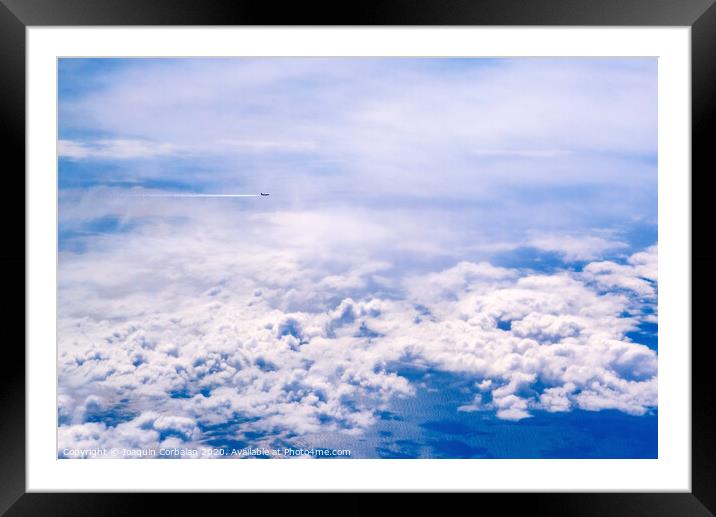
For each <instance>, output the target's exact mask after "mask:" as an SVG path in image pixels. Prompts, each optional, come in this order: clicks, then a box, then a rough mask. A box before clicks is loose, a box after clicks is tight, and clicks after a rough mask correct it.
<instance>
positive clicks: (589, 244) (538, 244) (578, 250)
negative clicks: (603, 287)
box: [527, 234, 628, 262]
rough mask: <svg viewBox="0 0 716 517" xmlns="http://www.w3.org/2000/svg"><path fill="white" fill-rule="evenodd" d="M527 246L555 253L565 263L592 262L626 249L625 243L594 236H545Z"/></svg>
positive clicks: (531, 240)
mask: <svg viewBox="0 0 716 517" xmlns="http://www.w3.org/2000/svg"><path fill="white" fill-rule="evenodd" d="M527 245H528V246H534V247H535V248H538V249H541V250H545V251H556V252H557V253H560V254H561V255H562V256H564V258H565V260H567V261H570V262H571V261H575V260H593V259H595V258H597V257H600V256H603V255H604V253H605V252H608V251H615V250H620V249H624V248H627V247H628V245H627V244H626V243H625V242H622V241H619V240H614V239H607V238H605V237H599V236H595V235H564V234H551V235H550V234H546V235H539V236H534V237H532V238H531V239H530V240H529V241H527Z"/></svg>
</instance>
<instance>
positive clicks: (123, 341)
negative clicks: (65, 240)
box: [58, 216, 657, 454]
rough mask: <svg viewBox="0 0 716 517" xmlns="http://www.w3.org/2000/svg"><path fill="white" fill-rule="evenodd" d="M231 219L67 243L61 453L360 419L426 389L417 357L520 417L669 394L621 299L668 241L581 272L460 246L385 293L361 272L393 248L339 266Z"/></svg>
mask: <svg viewBox="0 0 716 517" xmlns="http://www.w3.org/2000/svg"><path fill="white" fill-rule="evenodd" d="M252 217H253V216H252ZM231 235H232V234H231V231H230V229H229V228H228V227H226V226H224V227H221V228H219V229H214V230H212V231H208V232H207V231H205V230H204V231H202V230H201V229H200V228H196V227H193V226H191V225H189V226H185V227H172V228H171V231H170V232H169V233H164V231H162V230H161V226H158V227H154V228H153V229H152V231H151V232H149V231H148V230H145V231H143V232H133V233H131V234H128V235H112V236H109V237H107V239H106V240H105V241H104V242H103V243H102V244H98V245H97V247H96V248H93V249H91V250H89V251H87V252H84V253H79V254H76V253H67V254H64V255H63V258H62V261H61V270H60V281H61V287H60V309H59V311H60V316H59V322H58V325H59V328H58V330H59V339H60V341H59V379H60V384H59V387H60V399H59V400H60V405H59V408H58V411H59V414H60V423H61V426H60V435H59V436H60V441H59V444H58V447H59V451H60V454H61V451H62V450H64V449H65V448H67V447H74V448H90V447H92V446H97V447H99V446H107V447H117V446H121V447H129V448H132V447H161V446H163V445H162V444H164V446H169V445H171V446H176V445H177V444H184V445H186V444H199V443H206V441H207V440H211V439H214V438H212V436H216V433H217V432H216V431H212V429H223V430H222V431H221V432H220V433H218V436H220V437H221V439H224V440H228V439H234V440H241V439H246V437H247V436H251V437H252V439H253V441H252V443H253V444H254V445H257V444H266V445H268V444H270V443H275V441H276V440H288V441H290V440H292V439H296V438H297V437H299V438H300V437H301V436H303V435H309V434H315V433H319V432H324V433H325V432H335V433H344V434H347V435H353V434H362V433H364V432H366V431H367V430H368V429H370V427H371V426H372V425H373V424H374V423H375V422H376V419H377V414H378V412H379V411H382V410H386V409H388V408H390V406H391V403H392V402H393V401H395V400H396V399H397V398H401V397H402V398H404V397H413V396H414V395H415V393H416V389H418V387H417V386H415V385H414V384H413V383H411V382H410V380H409V379H408V378H406V377H403V376H401V375H400V373H399V371H398V370H396V369H395V368H393V367H392V365H393V364H395V363H396V362H400V361H403V360H405V358H406V357H409V358H410V360H411V361H413V362H414V363H415V364H422V365H425V366H428V367H430V368H434V369H436V370H438V371H444V372H451V373H455V374H459V375H465V376H468V377H470V378H473V379H474V381H475V382H474V402H473V403H472V404H468V405H464V406H461V407H460V408H457V409H456V411H457V410H460V411H484V412H487V413H489V414H494V415H495V417H496V418H498V419H505V420H512V421H519V420H521V419H524V418H528V417H530V416H531V415H532V414H534V412H535V411H540V410H545V411H550V412H557V411H570V410H573V409H583V410H602V409H616V410H619V411H623V412H626V413H629V414H634V415H639V414H643V413H645V412H647V411H649V410H650V409H651V408H654V407H656V405H657V392H656V376H657V366H656V365H657V356H656V353H655V352H654V351H652V350H650V349H648V348H647V347H645V346H643V345H640V344H638V343H635V342H632V341H631V340H630V339H628V338H626V337H625V336H626V333H627V332H629V331H630V330H632V329H633V328H635V326H636V325H637V324H638V321H637V319H636V318H635V317H624V315H623V314H624V312H625V311H630V310H632V309H633V307H635V306H637V305H639V304H643V303H644V302H643V296H644V295H645V291H644V286H643V285H642V284H640V283H638V282H629V281H626V280H624V279H629V278H636V279H641V278H650V275H654V274H655V263H656V259H655V255H656V248H655V247H653V248H649V249H647V250H645V251H643V252H640V253H637V254H635V255H632V256H631V257H630V258H629V259H628V260H627V261H625V263H623V264H616V263H611V264H609V265H608V267H607V266H605V265H604V264H603V263H599V262H597V263H590V264H589V265H587V266H586V267H585V268H584V270H583V272H566V271H565V272H557V273H555V274H539V273H535V272H530V271H528V270H519V269H510V268H502V267H496V266H494V265H491V264H489V263H487V262H477V263H473V262H466V261H463V262H460V263H457V264H455V265H454V266H452V267H448V268H446V269H443V270H440V271H435V272H424V273H416V274H411V275H407V276H404V277H403V278H402V280H400V282H399V283H395V282H394V283H393V286H392V288H391V290H388V291H385V292H383V294H382V295H381V294H380V292H379V291H376V290H375V288H371V289H368V290H361V289H362V288H364V287H365V286H371V285H376V284H375V278H374V277H376V276H380V274H382V273H385V272H386V270H389V269H390V267H391V264H390V263H389V262H385V261H373V262H364V260H363V259H364V257H363V256H361V255H360V254H358V253H356V254H354V255H353V254H348V256H345V257H343V261H336V260H334V259H332V260H331V261H330V263H331V264H332V267H333V269H332V270H331V271H329V270H328V269H327V268H326V267H324V266H323V265H317V263H316V262H315V261H316V260H317V259H318V258H319V257H320V253H318V254H317V252H316V250H315V249H313V250H312V249H311V248H310V247H309V246H304V245H303V240H302V239H297V240H295V241H292V244H291V246H287V247H284V248H283V249H282V250H281V251H276V250H272V249H271V248H270V246H269V245H268V243H265V242H264V243H261V242H260V241H252V242H251V243H246V245H247V246H248V248H247V249H245V250H244V249H242V247H241V245H240V244H239V243H237V242H236V241H232V237H231ZM277 235H279V236H282V235H283V233H282V232H278V233H277ZM190 243H191V244H190ZM339 243H340V241H339ZM237 245H238V248H237ZM339 247H340V246H339ZM358 248H359V247H356V248H355V249H358ZM348 249H353V248H348ZM607 270H608V271H609V272H608V273H603V272H604V271H607ZM120 272H121V273H120ZM614 275H617V276H616V277H614ZM653 278H654V279H655V276H654V277H653ZM650 282H652V283H649V284H648V285H649V286H651V287H654V285H653V284H655V281H651V280H650ZM606 284H608V285H610V286H611V285H619V287H620V289H619V290H618V292H611V291H609V292H605V291H604V289H602V286H603V285H606ZM647 294H648V293H647ZM501 322H502V323H504V322H509V328H508V329H506V327H505V326H504V325H500V323H501ZM212 433H213V434H212ZM172 444H173V445H172Z"/></svg>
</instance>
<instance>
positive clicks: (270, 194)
mask: <svg viewBox="0 0 716 517" xmlns="http://www.w3.org/2000/svg"><path fill="white" fill-rule="evenodd" d="M261 195H262V196H270V195H271V194H264V193H263V192H261Z"/></svg>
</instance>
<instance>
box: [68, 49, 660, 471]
mask: <svg viewBox="0 0 716 517" xmlns="http://www.w3.org/2000/svg"><path fill="white" fill-rule="evenodd" d="M58 79H59V80H58V90H59V91H58V117H59V126H58V132H59V140H58V146H57V149H58V186H59V188H58V192H59V194H58V195H59V227H58V232H59V239H58V242H59V274H58V300H59V304H58V345H57V346H58V392H59V395H58V422H59V430H58V456H59V457H69V456H70V454H68V453H66V452H63V451H65V450H66V449H67V450H69V449H82V448H93V447H122V448H127V449H140V448H175V447H179V448H181V447H187V448H188V447H202V446H211V447H217V448H220V449H222V450H229V449H235V448H239V449H240V448H242V447H289V448H310V447H341V448H347V449H350V450H351V451H352V457H368V458H394V457H409V458H414V457H428V458H431V457H432V458H439V457H460V458H482V457H490V458H508V457H529V458H551V457H589V458H592V457H595V458H599V457H626V458H628V457H655V456H656V451H657V428H656V414H657V407H658V403H657V389H656V387H657V358H658V355H657V354H658V346H657V344H658V310H657V288H658V286H657V109H656V106H657V91H656V85H657V63H656V60H655V59H633V58H629V59H604V58H579V59H544V58H514V59H473V58H461V59H448V58H429V59H428V58H342V59H334V58H330V59H329V58H226V59H215V58H202V59H187V58H182V59H114V58H110V59H75V58H71V59H61V60H59V63H58ZM259 192H264V193H270V196H265V197H262V196H258V195H257V194H258V193H259ZM219 194H220V195H240V196H245V197H202V196H206V195H209V196H215V195H219Z"/></svg>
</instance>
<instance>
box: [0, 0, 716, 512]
mask: <svg viewBox="0 0 716 517" xmlns="http://www.w3.org/2000/svg"><path fill="white" fill-rule="evenodd" d="M714 1H715V0H601V1H594V0H591V1H590V0H489V1H476V0H423V1H418V0H393V1H392V2H384V3H383V2H377V1H368V0H363V1H361V2H354V3H350V4H341V3H339V2H335V3H333V4H332V5H323V4H319V3H311V4H308V3H288V2H286V3H283V4H281V5H278V4H274V3H273V2H269V1H264V2H257V1H245V0H234V1H231V0H211V1H203V2H202V1H198V0H147V1H145V2H142V1H139V0H0V70H1V72H0V128H2V138H1V139H0V140H1V142H0V145H2V147H3V151H4V152H3V155H2V156H3V157H4V163H5V164H9V163H11V164H12V165H11V166H8V165H6V166H5V167H3V169H4V173H5V174H4V178H5V185H4V186H5V189H6V190H5V193H6V196H5V197H6V200H5V201H4V202H3V203H0V210H1V211H2V217H1V218H0V224H1V225H2V228H3V236H4V241H5V245H4V246H3V250H2V253H0V261H1V265H2V267H3V271H4V272H5V273H6V274H5V275H4V280H5V282H4V285H5V287H6V295H5V296H4V297H3V310H2V311H1V312H0V313H1V314H2V319H3V326H2V327H0V328H2V329H3V336H4V337H5V339H3V340H2V341H3V343H2V345H3V351H4V354H3V358H4V359H5V367H4V368H3V369H2V374H1V375H0V379H2V380H1V382H2V391H1V392H0V415H1V416H0V446H1V447H2V449H1V450H0V512H7V513H6V514H7V515H125V514H127V515H129V514H136V513H138V512H139V509H140V508H142V507H144V505H145V503H146V502H147V501H146V499H152V500H158V502H159V503H160V504H161V505H162V506H161V508H162V513H163V514H169V513H174V512H175V511H178V510H184V511H186V510H190V509H191V508H192V505H197V508H200V509H201V510H202V511H205V510H206V509H207V507H206V503H202V502H199V503H197V501H196V500H195V499H192V498H190V497H189V495H188V494H181V495H180V494H174V495H171V496H167V495H147V494H137V493H133V494H117V493H113V494H76V493H63V494H60V493H53V494H40V493H26V490H25V472H26V470H25V446H26V443H25V354H24V348H23V346H22V345H21V341H22V342H23V343H24V336H25V328H24V326H22V327H21V324H20V322H21V321H24V315H25V305H24V300H25V290H24V279H25V259H26V257H25V225H24V223H23V224H21V223H20V218H21V216H20V214H21V213H22V214H24V213H25V195H24V192H25V180H24V170H25V169H24V168H25V109H26V104H25V99H26V98H25V51H26V47H25V30H26V28H27V27H29V26H65V25H68V26H82V25H239V26H241V25H338V26H341V25H518V26H519V25H532V26H534V25H553V26H564V25H572V26H599V25H605V26H629V25H635V26H688V27H691V45H692V46H691V52H692V56H691V65H692V66H691V79H692V170H691V182H692V250H691V253H692V255H691V256H692V278H693V277H696V278H698V282H695V283H694V282H692V322H693V327H692V341H693V346H692V411H691V414H692V443H691V446H692V491H691V492H690V493H643V494H627V493H620V494H606V493H604V494H593V493H590V494H519V495H517V494H503V495H496V494H480V495H479V496H478V497H480V498H482V499H484V500H490V501H493V500H494V502H496V503H498V504H499V505H500V508H501V509H502V510H503V511H504V510H508V511H514V510H517V509H520V510H522V509H524V510H527V509H528V510H529V511H530V513H532V514H537V515H595V516H596V515H599V516H603V515H612V516H615V515H650V516H651V515H714V512H716V447H714V445H713V444H714V442H715V441H716V432H715V431H714V427H713V426H712V425H711V423H712V422H713V421H716V418H714V417H715V416H716V409H715V408H716V398H715V397H714V392H715V391H716V390H714V389H713V387H712V386H711V385H710V383H709V380H710V377H711V376H712V372H711V370H712V364H713V363H711V361H709V359H710V348H711V346H712V345H711V342H712V341H713V340H712V339H705V338H706V335H705V333H704V328H705V327H706V325H707V323H706V322H708V321H709V312H708V311H709V309H710V303H709V301H710V299H709V298H708V296H709V294H710V293H712V292H714V289H715V288H716V281H715V280H714V275H713V274H711V273H710V270H712V269H713V267H714V266H716V252H714V251H711V250H710V249H711V246H710V242H709V241H710V240H711V235H710V234H711V233H712V232H708V229H709V227H710V217H709V216H711V215H712V213H713V210H714V209H713V208H710V206H713V201H712V200H711V199H709V198H708V197H707V196H709V194H710V192H711V189H709V188H708V187H709V185H707V183H706V182H707V181H708V180H709V177H710V176H711V175H712V174H713V171H715V170H716V167H715V166H714V165H715V163H714V162H715V160H714V158H713V155H714V153H713V149H712V147H713V144H712V138H713V137H712V135H714V134H715V132H714V131H713V130H714V126H715V125H716V6H715V5H714ZM8 158H9V159H8ZM684 173H685V174H687V173H689V171H684ZM695 185H696V186H697V188H694V186H695ZM21 192H22V193H23V194H22V195H21ZM7 194H10V195H9V196H8V195H7ZM709 201H711V204H709ZM699 228H701V229H702V232H701V234H699V232H698V229H699ZM699 235H700V236H701V237H702V238H701V239H698V238H697V237H698V236H699ZM20 272H22V274H21V273H20ZM21 284H22V285H21ZM699 296H701V301H699ZM9 331H11V332H9ZM699 338H701V339H699ZM689 345H690V343H685V344H684V346H689ZM211 497H212V500H211V505H212V507H215V508H218V506H214V505H223V504H225V502H226V500H227V499H228V498H229V497H237V496H235V495H229V494H223V495H217V494H213V495H211ZM241 497H242V498H243V497H245V495H241ZM297 497H298V500H297ZM307 497H310V495H301V496H293V497H292V498H290V500H289V501H286V502H285V504H286V505H287V506H286V508H287V509H291V508H293V509H295V508H297V505H298V506H300V505H302V504H305V502H304V501H305V499H306V498H307ZM460 497H464V496H460ZM217 498H218V499H217ZM421 500H422V498H421V497H420V496H418V497H413V498H412V501H414V502H417V503H418V504H421ZM229 504H231V503H230V502H229ZM271 504H272V505H274V506H275V504H276V500H275V499H273V498H272V500H271ZM374 507H375V503H373V502H372V501H371V500H370V498H369V497H360V498H359V497H358V496H357V495H351V496H350V497H349V498H347V499H345V500H344V501H342V502H341V503H340V508H341V510H340V513H343V514H355V515H359V514H364V513H368V512H372V511H373V510H372V508H374ZM311 508H312V511H321V510H323V511H326V512H331V510H330V505H327V504H322V505H321V506H320V508H319V507H318V506H317V505H312V507H311Z"/></svg>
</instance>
